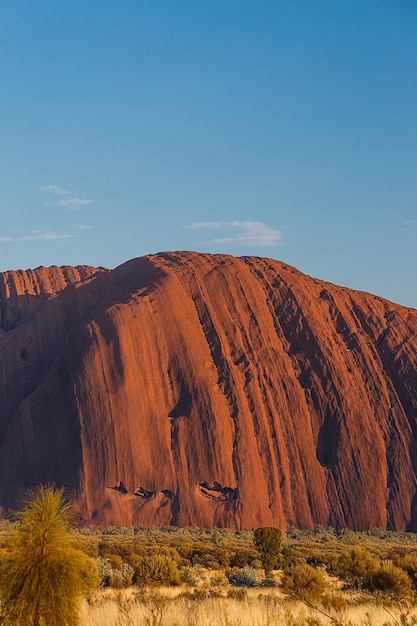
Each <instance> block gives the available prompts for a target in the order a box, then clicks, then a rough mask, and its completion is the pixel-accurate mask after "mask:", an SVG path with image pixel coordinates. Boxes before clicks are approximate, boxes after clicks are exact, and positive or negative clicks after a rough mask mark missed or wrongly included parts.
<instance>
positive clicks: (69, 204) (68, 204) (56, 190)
mask: <svg viewBox="0 0 417 626" xmlns="http://www.w3.org/2000/svg"><path fill="white" fill-rule="evenodd" d="M40 189H41V191H48V192H50V193H52V194H55V195H57V196H70V197H68V198H65V199H62V200H54V201H49V202H44V205H45V206H62V207H64V208H65V209H70V210H71V211H75V210H76V209H80V208H81V207H83V206H87V205H89V204H94V203H95V202H96V200H92V199H89V198H79V197H78V196H76V195H75V194H73V192H72V191H70V190H69V189H63V188H62V187H58V185H45V186H44V187H41V188H40Z"/></svg>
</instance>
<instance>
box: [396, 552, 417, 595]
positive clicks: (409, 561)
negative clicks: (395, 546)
mask: <svg viewBox="0 0 417 626" xmlns="http://www.w3.org/2000/svg"><path fill="white" fill-rule="evenodd" d="M394 564H395V565H396V566H397V567H401V569H403V570H404V571H405V572H407V574H408V575H409V577H410V580H411V583H412V585H413V588H414V589H416V588H417V556H416V555H415V554H404V555H402V556H400V557H397V558H396V559H395V561H394Z"/></svg>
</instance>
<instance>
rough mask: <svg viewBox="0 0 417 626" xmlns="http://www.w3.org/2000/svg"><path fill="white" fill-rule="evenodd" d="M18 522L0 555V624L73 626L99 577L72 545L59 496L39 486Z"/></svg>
mask: <svg viewBox="0 0 417 626" xmlns="http://www.w3.org/2000/svg"><path fill="white" fill-rule="evenodd" d="M16 517H17V520H18V524H17V527H16V529H15V530H14V531H13V532H12V534H11V535H10V537H9V538H8V541H7V545H6V548H5V549H4V550H3V551H2V554H1V556H0V599H1V609H0V611H1V615H0V622H1V623H2V624H7V625H11V624H13V626H76V625H77V624H78V623H79V621H78V611H79V600H80V599H81V596H82V595H83V593H85V592H87V591H88V590H89V589H91V588H92V587H94V586H96V585H97V584H98V573H97V566H96V564H95V563H94V561H93V559H90V558H89V557H88V556H86V555H85V554H84V553H83V552H82V551H81V550H78V549H77V547H76V545H75V542H74V539H73V537H72V535H71V532H70V524H69V518H70V508H69V504H68V502H67V501H66V500H65V498H64V495H63V491H62V490H56V489H54V488H53V487H44V486H41V487H38V488H37V489H36V490H35V491H33V492H30V493H29V494H28V496H27V498H26V501H25V505H24V507H23V508H22V510H21V511H20V512H18V513H17V515H16Z"/></svg>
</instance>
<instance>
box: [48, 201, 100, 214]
mask: <svg viewBox="0 0 417 626" xmlns="http://www.w3.org/2000/svg"><path fill="white" fill-rule="evenodd" d="M95 202H96V201H95V200H87V199H86V198H68V200H57V201H56V202H44V205H45V206H63V207H65V208H66V209H71V210H73V211H74V210H75V209H79V208H80V207H82V206H87V205H88V204H94V203H95Z"/></svg>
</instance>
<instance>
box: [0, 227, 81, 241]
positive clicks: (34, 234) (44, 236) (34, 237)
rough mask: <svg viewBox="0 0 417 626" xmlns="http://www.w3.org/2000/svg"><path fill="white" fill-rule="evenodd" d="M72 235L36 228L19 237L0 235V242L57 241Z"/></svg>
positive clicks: (69, 237)
mask: <svg viewBox="0 0 417 626" xmlns="http://www.w3.org/2000/svg"><path fill="white" fill-rule="evenodd" d="M71 237H72V235H69V234H61V233H51V232H46V233H45V232H40V231H38V230H33V231H31V234H30V235H22V236H20V237H0V242H15V241H57V240H62V239H71Z"/></svg>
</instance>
